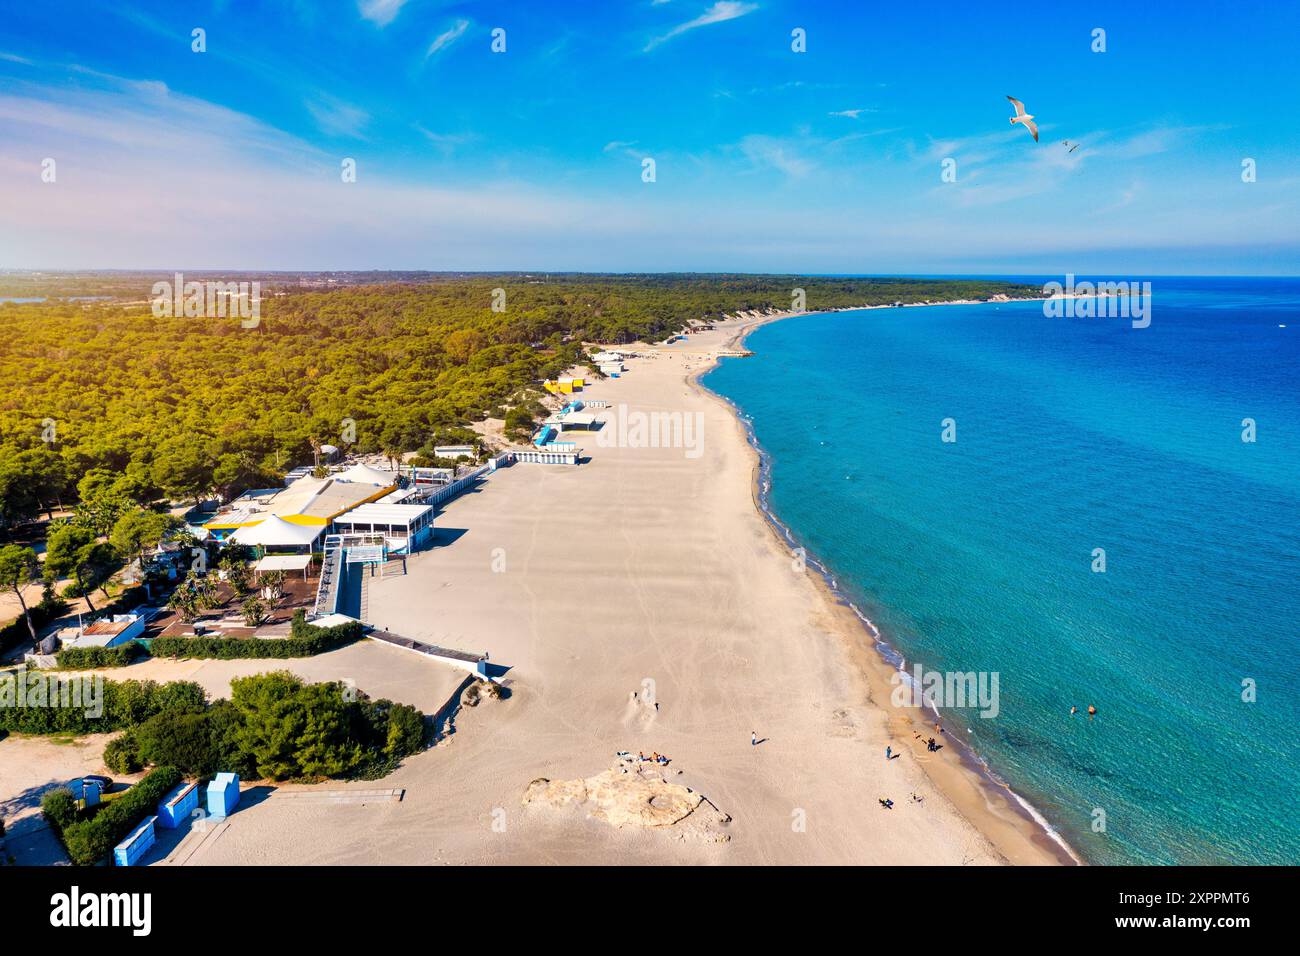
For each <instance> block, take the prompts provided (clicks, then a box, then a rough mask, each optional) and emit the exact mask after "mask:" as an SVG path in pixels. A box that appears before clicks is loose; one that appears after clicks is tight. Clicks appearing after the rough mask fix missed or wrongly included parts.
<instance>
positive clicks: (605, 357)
mask: <svg viewBox="0 0 1300 956" xmlns="http://www.w3.org/2000/svg"><path fill="white" fill-rule="evenodd" d="M623 358H624V356H623V353H622V352H614V351H604V352H597V353H596V354H595V355H593V356H592V357H591V360H592V361H593V362H595V363H596V364H597V365H602V364H604V363H607V362H609V363H617V364H619V365H622V364H623Z"/></svg>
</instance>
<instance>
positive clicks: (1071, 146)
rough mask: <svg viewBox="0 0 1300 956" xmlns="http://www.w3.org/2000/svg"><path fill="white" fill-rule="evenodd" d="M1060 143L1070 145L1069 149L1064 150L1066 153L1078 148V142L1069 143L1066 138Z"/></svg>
mask: <svg viewBox="0 0 1300 956" xmlns="http://www.w3.org/2000/svg"><path fill="white" fill-rule="evenodd" d="M1061 145H1062V146H1068V147H1070V148H1069V149H1067V150H1066V152H1067V153H1073V152H1074V151H1075V150H1076V149H1078V148H1079V144H1078V143H1071V142H1070V141H1069V140H1068V139H1063V140H1061Z"/></svg>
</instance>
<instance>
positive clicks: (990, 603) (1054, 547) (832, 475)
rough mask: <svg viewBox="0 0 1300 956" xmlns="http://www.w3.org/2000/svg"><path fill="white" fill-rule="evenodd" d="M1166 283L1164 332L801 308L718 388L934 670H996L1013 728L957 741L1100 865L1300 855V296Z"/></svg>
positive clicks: (773, 328)
mask: <svg viewBox="0 0 1300 956" xmlns="http://www.w3.org/2000/svg"><path fill="white" fill-rule="evenodd" d="M1040 281H1041V280H1040ZM1152 282H1153V296H1152V298H1153V315H1152V322H1151V326H1150V327H1149V328H1146V329H1134V328H1132V327H1131V326H1130V323H1129V322H1128V321H1127V320H1122V319H1096V318H1093V319H1084V318H1078V319H1048V318H1045V317H1044V315H1043V308H1042V304H1041V303H1014V304H1002V305H997V306H994V305H972V306H947V307H934V308H914V309H882V310H871V311H860V312H845V313H838V314H834V315H807V316H800V317H797V318H792V319H788V320H785V321H782V322H777V323H775V324H772V325H768V326H765V327H763V328H760V329H759V330H757V331H756V332H755V333H754V334H752V335H751V336H750V338H749V340H748V345H749V347H750V348H751V349H752V350H753V351H754V352H755V353H756V354H755V355H754V356H753V357H750V358H744V359H730V360H725V361H724V362H723V363H722V365H721V366H720V367H719V368H718V369H717V370H715V371H714V372H712V373H710V375H709V376H708V377H707V378H706V379H705V384H706V385H708V386H709V387H710V388H712V389H714V390H716V391H718V392H719V393H720V394H722V395H724V396H726V397H727V398H729V399H731V400H732V401H733V402H735V403H736V405H738V406H739V407H740V409H741V410H742V411H743V412H744V413H745V414H746V415H747V416H749V417H750V418H751V420H752V425H753V428H754V433H755V435H756V437H757V439H758V441H759V443H760V444H761V445H762V447H763V448H764V450H765V451H766V452H767V453H768V454H769V455H770V458H771V491H770V504H771V507H772V510H773V511H774V512H775V514H776V515H777V516H778V517H779V518H780V520H781V521H782V522H783V523H784V524H786V525H787V526H788V527H789V528H790V529H791V531H792V532H793V533H794V534H795V535H796V536H797V538H798V539H799V540H800V542H801V543H802V544H804V545H806V546H807V548H808V549H809V550H810V551H811V552H812V553H814V554H815V555H817V556H819V557H820V558H821V559H822V560H823V561H824V562H825V564H826V565H827V567H828V568H829V569H830V570H831V571H832V572H833V574H834V576H835V578H836V580H837V581H838V583H839V585H840V587H841V588H842V589H843V590H844V591H845V592H846V593H847V595H848V596H849V597H850V599H851V600H853V602H854V603H855V604H857V605H858V606H859V607H860V608H861V609H862V610H863V612H864V613H865V614H866V615H867V616H868V617H870V618H871V620H872V621H873V622H874V623H875V624H876V625H877V626H878V627H879V628H880V629H881V631H882V632H883V634H884V636H885V638H886V640H887V641H889V642H890V643H891V644H892V645H893V646H894V647H895V648H897V650H898V651H899V652H900V653H901V654H903V655H904V656H905V657H906V659H907V660H908V661H909V663H910V662H914V661H915V662H920V663H921V664H923V665H925V666H926V667H929V668H934V669H938V670H943V671H972V670H973V671H990V672H993V671H995V672H997V673H998V674H999V681H1000V685H999V689H1000V704H1001V710H1000V713H999V714H998V716H997V717H995V718H991V719H983V718H980V717H979V716H977V714H976V712H975V711H974V710H965V711H949V712H948V713H947V714H946V715H945V721H946V722H947V724H948V725H949V726H952V727H953V729H954V731H955V732H956V733H958V734H960V735H962V736H963V737H964V738H965V739H967V740H969V742H970V743H971V745H972V747H973V748H974V749H975V750H976V752H977V753H979V754H980V755H981V756H982V757H983V758H984V759H985V760H987V762H988V764H989V765H990V766H991V768H992V769H993V771H994V772H995V773H996V774H997V775H998V776H1000V777H1001V778H1002V779H1003V780H1005V781H1006V782H1007V783H1008V784H1009V785H1010V786H1011V787H1012V788H1013V789H1015V791H1016V792H1017V793H1018V794H1020V795H1021V796H1022V797H1023V798H1025V799H1026V800H1028V801H1029V802H1030V803H1031V804H1032V805H1033V806H1034V807H1035V808H1036V809H1037V810H1038V812H1040V813H1041V814H1042V815H1043V816H1044V817H1045V818H1046V819H1047V820H1048V821H1050V823H1051V824H1052V825H1053V826H1054V827H1055V828H1056V829H1057V830H1058V831H1059V832H1060V833H1061V834H1062V836H1063V837H1064V838H1065V839H1066V840H1067V841H1068V842H1069V843H1070V844H1071V846H1073V847H1074V848H1075V849H1076V850H1077V851H1078V852H1080V854H1081V855H1083V856H1084V857H1085V858H1087V859H1088V860H1090V861H1092V862H1099V863H1138V862H1141V863H1290V864H1294V863H1300V820H1298V819H1297V805H1296V794H1297V793H1300V759H1297V758H1298V755H1300V747H1298V746H1297V743H1296V740H1297V733H1298V732H1300V656H1298V655H1297V650H1298V647H1297V645H1298V644H1300V640H1298V638H1300V366H1298V364H1297V363H1298V362H1300V280H1297V279H1221V278H1215V279H1197V278H1176V279H1170V278H1165V279H1162V278H1156V279H1153V280H1152ZM1281 325H1286V326H1287V327H1286V328H1280V327H1279V326H1281ZM946 418H952V419H954V420H955V421H956V429H957V431H956V435H957V441H956V442H955V443H951V444H949V443H944V442H943V441H941V429H942V426H941V422H942V421H943V420H944V419H946ZM1246 418H1250V419H1254V420H1255V422H1256V423H1257V429H1258V431H1257V441H1255V442H1254V443H1246V442H1243V441H1242V431H1243V426H1242V420H1243V419H1246ZM1095 548H1104V549H1105V554H1106V570H1105V572H1104V573H1095V572H1094V571H1093V570H1092V565H1093V550H1094V549H1095ZM1244 681H1252V682H1253V684H1254V687H1255V688H1256V691H1255V693H1256V699H1255V701H1254V702H1253V703H1251V702H1246V701H1243V682H1244ZM1089 704H1092V705H1095V706H1096V707H1097V708H1098V715H1097V717H1096V718H1095V719H1093V720H1089V719H1088V718H1087V717H1086V716H1085V715H1084V714H1083V713H1080V714H1079V715H1076V716H1073V717H1072V716H1071V715H1070V713H1069V711H1070V707H1071V705H1077V706H1078V707H1079V708H1080V711H1081V712H1082V711H1083V710H1084V709H1085V708H1086V707H1087V706H1088V705H1089ZM1099 811H1100V812H1103V813H1104V824H1105V828H1104V831H1102V832H1097V830H1096V829H1095V821H1099V820H1101V819H1102V817H1101V816H1100V814H1099Z"/></svg>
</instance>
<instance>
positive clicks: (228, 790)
mask: <svg viewBox="0 0 1300 956" xmlns="http://www.w3.org/2000/svg"><path fill="white" fill-rule="evenodd" d="M237 806H239V777H237V776H236V775H235V774H233V773H219V774H217V775H216V776H215V777H213V778H212V782H211V783H210V784H208V816H210V817H226V816H229V815H230V814H231V813H233V812H234V810H235V807H237Z"/></svg>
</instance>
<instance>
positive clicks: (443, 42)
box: [424, 20, 469, 60]
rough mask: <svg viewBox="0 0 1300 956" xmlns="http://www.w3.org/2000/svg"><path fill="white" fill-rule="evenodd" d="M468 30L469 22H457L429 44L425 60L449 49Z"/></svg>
mask: <svg viewBox="0 0 1300 956" xmlns="http://www.w3.org/2000/svg"><path fill="white" fill-rule="evenodd" d="M468 29H469V21H468V20H457V21H456V22H455V23H454V24H453V25H452V26H451V27H449V28H448V29H446V30H444V31H443V32H442V33H439V34H438V35H437V36H436V37H434V38H433V42H432V43H430V44H429V49H428V50H427V51H425V54H424V58H425V59H426V60H427V59H428V58H429V57H431V56H433V55H434V54H435V53H441V52H442V51H443V50H445V49H447V47H449V46H451V45H452V44H453V43H455V42H456V41H457V40H459V39H460V38H461V37H462V36H463V35H464V34H465V31H466V30H468Z"/></svg>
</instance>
